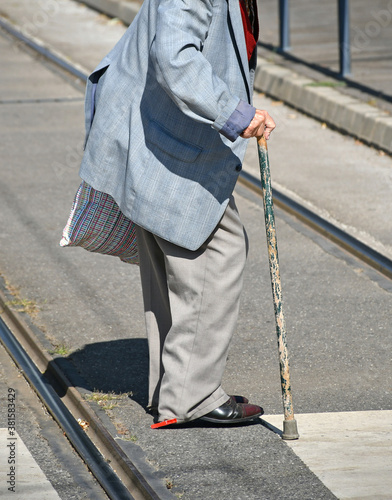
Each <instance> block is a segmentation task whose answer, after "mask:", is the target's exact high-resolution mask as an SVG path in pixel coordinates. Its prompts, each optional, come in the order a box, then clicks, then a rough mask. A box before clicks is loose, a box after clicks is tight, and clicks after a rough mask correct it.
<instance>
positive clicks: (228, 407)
mask: <svg viewBox="0 0 392 500" xmlns="http://www.w3.org/2000/svg"><path fill="white" fill-rule="evenodd" d="M263 413H264V410H263V408H261V407H260V406H256V405H249V404H246V403H237V402H236V401H235V400H234V399H233V397H230V399H229V400H228V401H226V403H224V404H223V405H221V406H219V407H218V408H215V410H212V411H210V412H209V413H207V414H206V415H203V416H202V417H199V419H198V420H204V421H205V422H212V423H214V424H238V423H242V422H248V421H249V420H253V419H254V418H257V417H259V416H260V415H262V414H263Z"/></svg>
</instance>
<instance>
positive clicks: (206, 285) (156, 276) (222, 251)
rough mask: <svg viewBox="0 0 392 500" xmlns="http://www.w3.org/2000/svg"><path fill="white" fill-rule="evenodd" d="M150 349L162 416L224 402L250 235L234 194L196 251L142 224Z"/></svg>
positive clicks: (187, 414) (191, 415) (155, 402)
mask: <svg viewBox="0 0 392 500" xmlns="http://www.w3.org/2000/svg"><path fill="white" fill-rule="evenodd" d="M137 242H138V249H139V255H140V274H141V281H142V289H143V300H144V308H145V318H146V329H147V338H148V345H149V355H150V373H149V406H152V407H154V406H158V412H159V420H161V421H162V420H166V419H171V418H177V421H178V422H184V421H188V420H193V419H195V418H198V417H201V416H202V415H204V414H206V413H208V412H210V411H211V410H213V409H215V408H217V407H218V406H220V405H221V404H223V403H224V402H225V401H226V400H227V399H228V396H227V394H226V393H225V392H224V390H223V389H222V387H221V381H222V376H223V372H224V369H225V366H226V360H227V354H228V348H229V344H230V339H231V337H232V335H233V333H234V330H235V327H236V322H237V317H238V310H239V299H240V293H241V290H242V282H243V280H242V276H243V270H244V266H245V261H246V255H247V237H246V233H245V229H244V227H243V225H242V223H241V221H240V218H239V215H238V211H237V208H236V206H235V202H234V198H231V200H230V202H229V205H228V207H227V209H226V211H225V214H224V215H223V217H222V219H221V221H220V223H219V224H218V226H217V227H216V229H215V231H214V232H213V234H212V235H211V236H210V237H209V239H208V240H207V241H206V242H205V243H204V244H203V246H202V247H201V248H199V249H198V250H196V251H191V250H187V249H184V248H181V247H179V246H177V245H174V244H173V243H169V242H168V241H166V240H163V239H161V238H159V237H157V236H155V235H153V234H151V233H150V232H148V231H146V230H144V229H142V228H140V227H138V228H137Z"/></svg>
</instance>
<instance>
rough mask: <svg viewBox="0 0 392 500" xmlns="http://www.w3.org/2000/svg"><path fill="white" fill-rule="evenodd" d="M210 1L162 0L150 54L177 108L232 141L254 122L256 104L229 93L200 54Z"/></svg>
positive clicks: (160, 82)
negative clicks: (254, 106) (253, 104)
mask: <svg viewBox="0 0 392 500" xmlns="http://www.w3.org/2000/svg"><path fill="white" fill-rule="evenodd" d="M224 3H225V4H226V2H224ZM212 4H213V0H181V1H180V0H179V1H173V0H162V1H161V2H160V5H159V8H158V20H157V31H156V37H155V41H154V44H153V47H152V50H151V54H150V55H151V57H152V61H153V64H154V68H155V72H156V75H157V80H158V83H159V84H160V85H161V86H162V87H163V88H164V90H165V91H166V92H167V93H168V95H169V96H170V97H171V98H172V100H173V101H174V102H175V103H176V104H177V106H178V107H179V108H180V109H181V110H182V111H183V112H184V113H185V114H186V115H188V116H190V117H191V118H193V119H195V120H197V121H200V122H203V123H209V124H210V125H211V126H212V127H213V128H214V129H215V130H217V131H218V132H220V133H222V134H223V135H224V136H225V137H227V138H228V139H230V140H231V141H234V140H235V139H236V138H237V137H238V135H239V134H240V133H241V132H242V130H244V129H245V128H246V127H247V126H248V125H249V123H250V122H251V120H252V118H253V116H254V114H255V108H253V106H251V105H250V104H248V103H246V102H244V101H241V100H240V99H239V97H237V96H235V95H233V94H232V93H231V92H230V89H229V88H228V86H227V84H226V83H225V82H224V81H223V80H222V79H221V78H219V77H218V76H217V75H216V74H215V73H214V70H213V68H212V66H211V64H210V63H209V61H208V60H207V59H206V58H205V57H204V55H203V53H202V48H203V43H204V42H205V40H206V38H207V35H208V30H209V26H210V23H211V19H212ZM226 5H227V4H226ZM241 127H242V128H241Z"/></svg>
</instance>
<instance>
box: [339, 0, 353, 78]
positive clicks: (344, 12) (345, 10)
mask: <svg viewBox="0 0 392 500" xmlns="http://www.w3.org/2000/svg"><path fill="white" fill-rule="evenodd" d="M338 18H339V63H340V64H339V65H340V71H339V74H340V76H341V77H344V76H347V75H349V74H350V73H351V48H350V2H349V0H338Z"/></svg>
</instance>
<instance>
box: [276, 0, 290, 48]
mask: <svg viewBox="0 0 392 500" xmlns="http://www.w3.org/2000/svg"><path fill="white" fill-rule="evenodd" d="M279 30H280V46H279V50H281V51H282V52H284V51H285V50H289V49H290V15H289V0H279Z"/></svg>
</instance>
